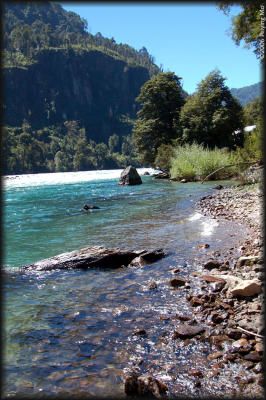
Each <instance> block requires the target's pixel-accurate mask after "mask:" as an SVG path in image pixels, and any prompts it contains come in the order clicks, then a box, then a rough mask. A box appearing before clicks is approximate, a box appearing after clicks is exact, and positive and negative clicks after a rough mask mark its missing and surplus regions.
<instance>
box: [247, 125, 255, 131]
mask: <svg viewBox="0 0 266 400" xmlns="http://www.w3.org/2000/svg"><path fill="white" fill-rule="evenodd" d="M255 128H256V125H250V126H245V128H244V131H245V132H251V131H253V129H255Z"/></svg>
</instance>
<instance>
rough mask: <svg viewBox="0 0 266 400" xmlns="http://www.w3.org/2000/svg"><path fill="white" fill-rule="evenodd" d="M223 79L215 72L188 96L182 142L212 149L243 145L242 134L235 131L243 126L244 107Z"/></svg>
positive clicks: (182, 114)
mask: <svg viewBox="0 0 266 400" xmlns="http://www.w3.org/2000/svg"><path fill="white" fill-rule="evenodd" d="M224 81H225V78H223V77H222V76H221V73H220V71H213V72H211V73H210V74H208V75H207V77H206V78H205V79H204V80H202V81H201V82H200V84H199V85H198V88H197V91H196V93H194V94H193V95H191V96H189V97H188V98H187V101H186V104H185V105H184V107H183V108H182V111H181V117H180V121H181V124H182V128H183V135H182V140H183V142H188V143H192V142H197V143H202V144H204V145H206V146H209V147H211V148H213V147H215V146H217V147H220V148H221V147H231V148H232V147H234V146H236V145H238V146H239V145H241V143H242V141H243V136H242V134H241V133H239V134H238V135H234V132H235V131H237V130H241V128H242V107H241V105H240V104H239V102H238V101H237V99H235V98H234V97H233V96H232V94H231V92H230V90H229V88H228V87H227V86H225V84H224Z"/></svg>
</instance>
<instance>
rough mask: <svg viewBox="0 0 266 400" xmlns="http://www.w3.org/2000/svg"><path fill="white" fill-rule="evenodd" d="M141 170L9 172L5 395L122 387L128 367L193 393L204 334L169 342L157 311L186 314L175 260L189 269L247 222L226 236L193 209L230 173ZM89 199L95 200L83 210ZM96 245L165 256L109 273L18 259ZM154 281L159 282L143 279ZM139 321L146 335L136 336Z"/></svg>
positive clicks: (98, 393) (209, 387)
mask: <svg viewBox="0 0 266 400" xmlns="http://www.w3.org/2000/svg"><path fill="white" fill-rule="evenodd" d="M146 170H147V169H139V170H138V171H139V173H140V175H142V181H143V184H142V185H138V186H120V185H118V181H119V176H120V173H121V171H122V170H112V171H83V172H75V173H74V172H73V173H71V172H68V173H51V174H31V175H19V176H15V177H14V176H10V177H4V183H3V246H4V251H3V264H4V266H3V267H4V268H3V276H4V279H3V298H4V304H3V305H4V307H3V327H4V330H3V331H4V332H3V336H4V338H3V339H4V340H3V345H4V351H3V383H4V395H5V396H7V397H12V396H14V395H34V396H36V395H38V396H40V397H41V396H42V394H43V395H54V396H55V395H56V396H61V395H69V396H82V395H84V396H89V397H90V396H91V397H103V396H109V397H110V396H113V397H123V396H124V389H123V385H124V379H125V376H126V374H127V373H128V372H129V371H131V370H132V368H138V369H139V370H140V371H141V372H147V371H148V372H149V373H153V375H154V376H156V377H157V378H159V379H161V380H162V381H163V382H164V383H165V384H166V385H167V386H168V387H169V388H170V392H171V393H174V394H175V393H176V392H175V391H176V390H177V389H176V388H178V386H180V385H182V388H183V389H182V390H183V394H185V395H191V394H193V395H197V389H195V388H194V387H193V385H192V383H191V381H190V380H189V379H187V371H188V369H190V368H193V367H195V366H197V367H199V366H202V368H203V369H204V368H208V366H207V360H206V357H207V354H208V344H207V343H206V344H204V343H201V345H200V346H199V345H198V344H197V342H195V341H193V340H191V341H190V344H189V345H187V346H183V344H182V345H180V343H179V342H178V341H173V340H170V336H169V335H170V334H171V332H172V331H173V329H174V326H173V324H172V323H171V321H169V320H167V319H165V318H164V317H163V316H165V315H170V314H173V313H177V314H178V313H180V312H182V313H184V312H187V313H189V312H190V310H189V303H188V302H187V300H186V297H185V296H184V292H183V291H178V290H172V289H171V287H170V285H169V279H171V278H172V274H171V270H172V269H173V268H177V267H179V268H181V272H180V276H183V277H185V278H191V273H192V272H193V271H195V270H197V265H199V264H200V257H201V256H202V252H203V253H204V251H205V250H201V251H199V246H200V245H202V244H204V243H206V242H207V243H208V244H209V245H210V246H211V248H212V250H215V249H219V248H220V247H221V246H222V247H226V246H227V247H230V246H232V243H236V242H237V241H238V239H239V237H240V236H241V235H242V234H243V232H244V230H245V227H243V226H241V225H239V224H238V223H237V222H232V221H231V222H230V229H231V231H232V232H233V234H232V235H231V236H230V240H228V222H226V221H224V222H221V221H218V220H214V219H210V218H208V217H204V216H202V215H201V214H200V213H199V212H197V210H195V201H196V200H197V199H199V198H200V197H201V196H204V195H207V194H210V193H212V192H214V189H213V187H214V186H215V185H217V184H219V183H221V184H223V185H231V182H230V181H226V182H222V181H220V182H215V183H214V182H207V183H205V184H203V185H201V184H200V183H186V184H183V183H179V182H172V181H163V180H156V179H154V178H153V177H152V176H143V173H144V171H146ZM148 171H149V172H153V170H151V169H148ZM84 203H87V204H88V205H95V206H98V207H99V209H95V210H90V211H89V212H83V211H81V209H82V207H83V204H84ZM93 245H102V246H105V247H119V248H120V249H127V248H130V249H146V248H147V249H149V248H163V249H164V250H165V252H166V253H167V257H166V258H164V259H162V260H160V261H158V262H156V263H154V264H152V265H148V266H146V267H143V268H136V267H127V268H125V267H122V268H118V269H115V270H111V269H110V270H108V269H107V270H106V269H105V270H104V271H103V270H100V269H92V270H87V271H81V270H80V271H78V270H68V271H50V272H38V273H37V272H27V273H26V272H22V271H20V269H19V268H18V267H19V266H21V265H26V264H29V263H32V262H34V261H37V260H41V259H43V258H47V257H51V256H54V255H56V254H60V253H63V252H67V251H72V250H75V249H79V248H83V247H87V246H93ZM206 251H207V249H206ZM152 280H155V281H156V283H157V285H158V288H157V289H156V290H149V289H148V287H147V286H148V284H149V282H151V281H152ZM191 287H193V280H192V282H191ZM139 329H145V330H146V331H147V335H144V336H138V335H134V332H136V331H137V330H139ZM227 384H229V383H227V381H226V377H225V380H224V385H225V386H226V385H227ZM200 390H201V394H213V393H215V394H219V391H220V390H221V387H220V383H219V384H218V383H217V384H216V383H215V379H214V380H212V381H211V382H210V384H206V385H205V387H204V389H202V388H201V389H200Z"/></svg>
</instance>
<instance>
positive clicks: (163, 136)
mask: <svg viewBox="0 0 266 400" xmlns="http://www.w3.org/2000/svg"><path fill="white" fill-rule="evenodd" d="M180 79H181V78H179V77H177V76H176V75H175V74H174V73H173V72H167V73H163V72H161V73H159V74H158V75H156V76H154V77H153V78H152V79H150V80H149V81H147V82H146V83H145V84H144V85H143V86H142V88H141V92H140V95H139V96H138V97H137V98H136V100H137V101H138V102H139V103H140V104H141V107H142V108H141V109H140V110H139V111H138V113H137V115H138V118H137V120H136V122H135V123H134V126H133V137H134V141H135V145H136V151H137V153H138V156H139V158H140V160H141V162H143V163H144V164H146V165H151V166H153V165H154V161H155V158H156V155H157V150H158V148H159V147H160V146H161V145H162V144H169V143H170V142H171V140H172V139H175V138H177V137H178V135H179V134H180V132H179V115H180V110H181V107H182V106H183V104H184V98H183V93H182V88H181V85H180Z"/></svg>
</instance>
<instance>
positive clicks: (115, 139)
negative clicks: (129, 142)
mask: <svg viewBox="0 0 266 400" xmlns="http://www.w3.org/2000/svg"><path fill="white" fill-rule="evenodd" d="M118 144H119V136H118V135H117V134H116V133H114V134H113V135H112V136H109V139H108V147H109V150H110V153H114V151H115V149H116V148H117V146H118Z"/></svg>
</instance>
